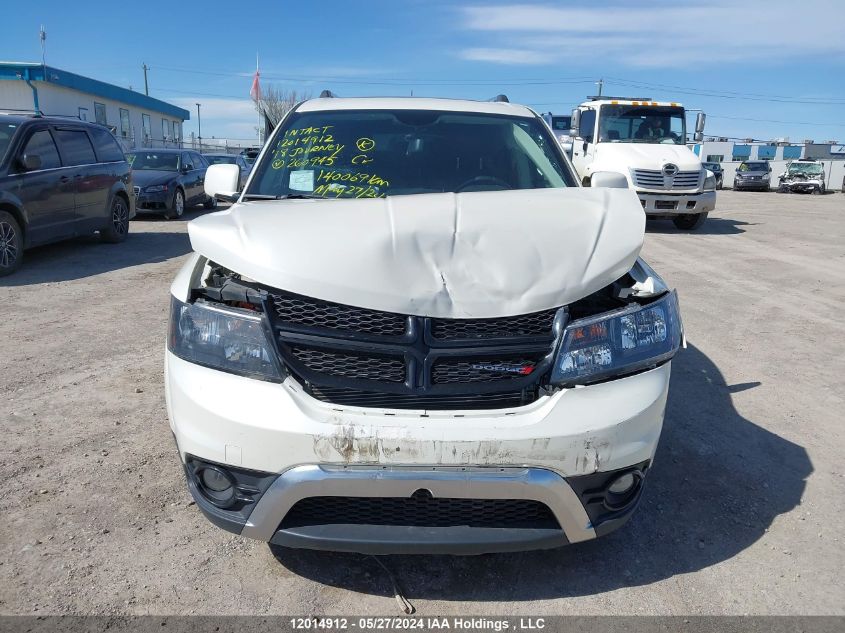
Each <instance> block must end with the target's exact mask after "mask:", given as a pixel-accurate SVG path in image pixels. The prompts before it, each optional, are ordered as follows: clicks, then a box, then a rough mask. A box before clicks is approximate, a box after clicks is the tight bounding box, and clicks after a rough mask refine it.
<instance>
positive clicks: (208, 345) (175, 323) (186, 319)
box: [167, 297, 282, 381]
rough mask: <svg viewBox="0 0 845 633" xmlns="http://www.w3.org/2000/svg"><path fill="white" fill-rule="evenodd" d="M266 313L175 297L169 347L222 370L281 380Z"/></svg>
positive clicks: (181, 354)
mask: <svg viewBox="0 0 845 633" xmlns="http://www.w3.org/2000/svg"><path fill="white" fill-rule="evenodd" d="M266 332H267V328H266V327H265V323H264V316H262V315H260V314H256V313H254V312H250V311H248V310H239V309H235V308H227V307H226V308H224V307H217V306H214V305H210V304H204V303H192V304H188V303H183V302H181V301H179V300H178V299H176V298H175V297H171V310H170V333H169V335H168V337H167V348H168V349H169V350H170V351H171V352H173V354H175V355H176V356H178V357H179V358H181V359H183V360H186V361H188V362H191V363H196V364H198V365H204V366H206V367H211V368H212V369H219V370H220V371H225V372H229V373H232V374H238V375H241V376H248V377H250V378H259V379H262V380H272V381H279V380H281V379H282V373H281V371H280V369H279V365H278V362H277V360H276V353H275V351H274V349H273V346H272V345H271V343H270V341H269V339H268V337H267V334H266Z"/></svg>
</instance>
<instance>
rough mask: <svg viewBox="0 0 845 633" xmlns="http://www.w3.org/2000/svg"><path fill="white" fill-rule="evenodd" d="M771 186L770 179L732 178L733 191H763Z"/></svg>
mask: <svg viewBox="0 0 845 633" xmlns="http://www.w3.org/2000/svg"><path fill="white" fill-rule="evenodd" d="M770 187H771V180H734V191H744V190H753V191H765V190H767V189H769V188H770Z"/></svg>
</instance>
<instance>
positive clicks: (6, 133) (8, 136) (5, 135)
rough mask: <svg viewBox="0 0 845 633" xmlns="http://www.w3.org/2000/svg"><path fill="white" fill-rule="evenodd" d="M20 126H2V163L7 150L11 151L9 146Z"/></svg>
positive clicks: (0, 158) (0, 148) (9, 124)
mask: <svg viewBox="0 0 845 633" xmlns="http://www.w3.org/2000/svg"><path fill="white" fill-rule="evenodd" d="M17 129H18V126H17V124H16V123H3V124H2V125H0V161H2V160H3V157H4V156H5V155H6V150H7V149H9V144H10V143H11V142H12V137H13V136H14V135H15V132H16V131H17Z"/></svg>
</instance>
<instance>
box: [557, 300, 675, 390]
mask: <svg viewBox="0 0 845 633" xmlns="http://www.w3.org/2000/svg"><path fill="white" fill-rule="evenodd" d="M682 331H683V326H682V324H681V317H680V313H679V311H678V295H677V293H676V292H675V291H674V290H673V291H672V292H670V293H668V294H667V295H666V296H664V297H663V298H662V299H659V300H658V301H655V302H654V303H650V304H648V305H645V306H637V307H636V308H625V309H624V310H619V311H616V312H610V313H606V314H602V315H599V316H595V317H589V318H586V319H579V320H578V321H573V322H572V323H570V324H569V325H568V326H567V327H566V329H565V330H564V333H563V342H562V343H561V346H560V350H559V351H558V354H557V358H556V359H555V364H554V369H553V370H552V383H554V384H555V385H564V386H566V385H579V384H586V383H590V382H596V381H598V380H603V379H606V378H612V377H616V376H621V375H623V374H630V373H633V372H635V371H639V370H641V369H646V368H648V367H653V366H655V365H657V364H658V363H662V362H665V361H667V360H669V359H670V358H672V357H673V356H674V355H675V353H676V352H677V351H678V348H679V347H680V345H681V336H682Z"/></svg>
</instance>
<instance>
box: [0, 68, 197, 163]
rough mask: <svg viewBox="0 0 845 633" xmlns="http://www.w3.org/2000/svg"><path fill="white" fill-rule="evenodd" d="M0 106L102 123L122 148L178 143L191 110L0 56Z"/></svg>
mask: <svg viewBox="0 0 845 633" xmlns="http://www.w3.org/2000/svg"><path fill="white" fill-rule="evenodd" d="M0 111H36V112H40V113H42V114H45V115H57V116H68V117H78V118H80V119H82V120H84V121H96V122H97V123H101V124H103V125H106V126H108V127H109V128H111V130H112V131H113V132H114V134H115V136H116V137H117V138H118V139H119V140H120V141H121V143H122V144H123V145H124V148H125V149H127V150H128V149H132V148H135V147H180V146H181V144H182V141H183V136H182V124H183V123H184V122H185V121H187V120H189V119H190V118H191V113H190V112H189V111H188V110H185V109H184V108H179V107H177V106H175V105H173V104H171V103H167V102H166V101H161V100H160V99H154V98H153V97H150V96H147V95H145V94H143V93H140V92H136V91H134V90H129V89H127V88H122V87H121V86H115V85H114V84H109V83H106V82H104V81H99V80H97V79H91V78H90V77H84V76H82V75H77V74H75V73H71V72H68V71H66V70H61V69H59V68H55V67H53V66H45V65H42V64H37V63H27V62H0Z"/></svg>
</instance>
